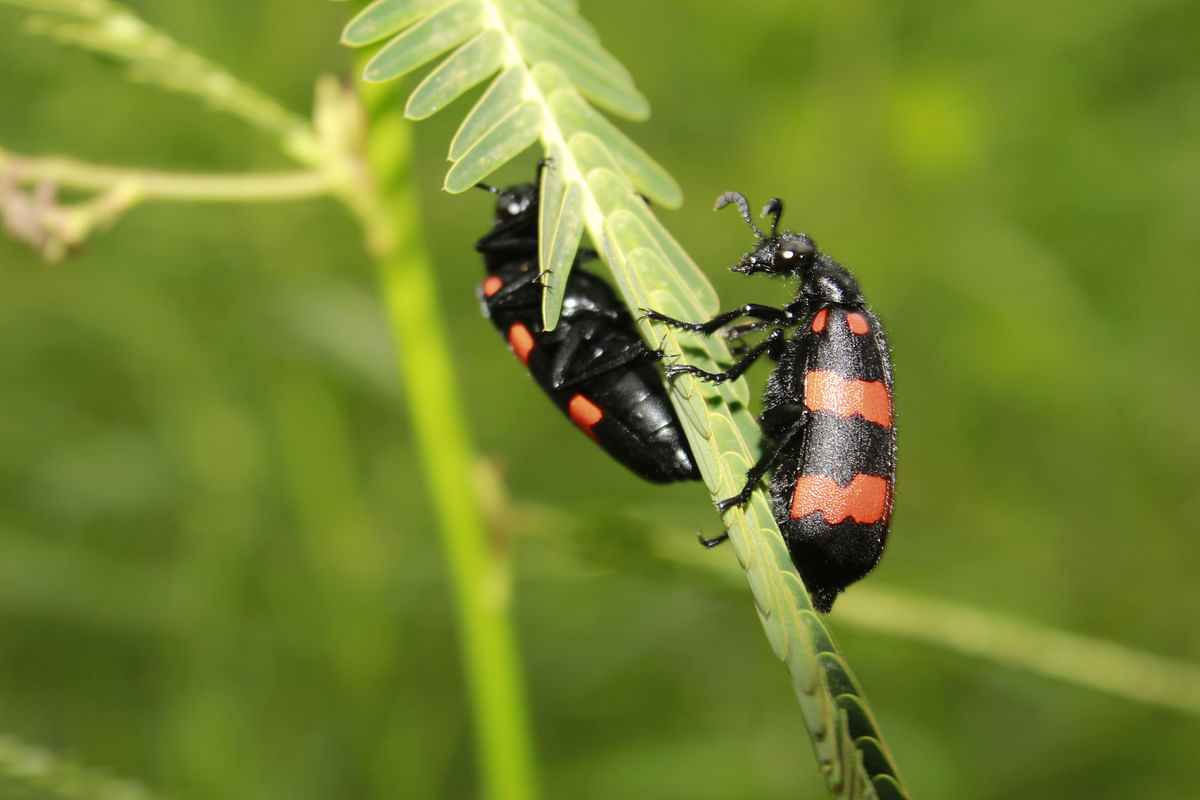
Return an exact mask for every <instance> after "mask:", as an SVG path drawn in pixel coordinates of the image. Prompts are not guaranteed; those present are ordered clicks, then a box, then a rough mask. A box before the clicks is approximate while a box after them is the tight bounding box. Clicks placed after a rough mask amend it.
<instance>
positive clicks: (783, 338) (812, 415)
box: [647, 192, 896, 612]
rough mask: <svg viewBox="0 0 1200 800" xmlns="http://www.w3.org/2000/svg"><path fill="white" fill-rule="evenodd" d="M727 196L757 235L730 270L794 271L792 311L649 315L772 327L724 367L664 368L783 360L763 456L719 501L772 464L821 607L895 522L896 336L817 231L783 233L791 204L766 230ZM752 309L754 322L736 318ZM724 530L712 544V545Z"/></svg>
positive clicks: (781, 516)
mask: <svg viewBox="0 0 1200 800" xmlns="http://www.w3.org/2000/svg"><path fill="white" fill-rule="evenodd" d="M729 204H733V205H735V206H737V208H738V210H739V211H740V212H741V215H742V218H743V219H745V221H746V223H747V224H748V225H749V226H750V229H751V230H752V231H754V234H755V236H756V237H757V240H758V241H757V242H756V243H755V247H754V249H752V250H750V251H749V252H747V253H745V254H744V255H743V256H742V258H741V260H740V261H739V262H738V264H737V266H734V267H732V268H731V269H732V270H733V271H735V272H741V273H744V274H746V275H753V274H755V273H759V272H763V273H766V274H768V275H776V276H784V277H793V278H797V279H799V281H800V286H799V290H798V292H797V294H796V298H795V299H794V300H792V302H790V303H788V304H787V305H786V306H784V307H783V308H776V307H774V306H766V305H758V304H753V303H751V304H747V305H744V306H741V307H739V308H735V309H733V310H732V311H728V312H726V313H724V314H720V315H718V316H716V317H714V318H713V319H711V320H709V321H708V322H685V321H682V320H677V319H673V318H671V317H667V316H664V315H663V314H660V313H657V312H654V311H649V312H647V316H648V317H649V318H651V319H656V320H658V321H660V322H663V323H665V324H667V325H670V326H672V327H675V328H681V329H683V330H688V331H693V332H696V333H701V334H706V335H712V334H717V333H724V334H725V335H726V336H727V338H731V339H737V340H740V339H741V338H742V337H744V336H746V335H747V334H749V333H752V332H755V331H764V330H769V333H768V334H767V336H766V338H764V339H763V340H762V341H761V342H760V343H758V344H757V345H755V346H754V347H751V348H749V349H747V350H746V351H745V352H744V353H743V354H742V356H741V357H740V359H739V360H738V361H737V362H736V363H734V364H733V365H732V366H730V367H729V369H727V370H725V371H724V372H706V371H704V370H701V369H699V368H698V367H694V366H690V365H679V364H677V365H672V366H670V367H668V368H667V374H668V376H674V375H683V374H688V375H694V376H695V377H697V378H699V379H701V380H706V381H712V382H714V383H721V382H723V381H728V380H733V379H734V378H737V377H738V376H739V375H741V374H742V373H743V372H745V371H746V369H747V368H748V367H749V366H750V365H751V364H753V363H754V362H755V361H757V360H758V359H759V358H760V357H762V356H763V355H766V356H768V357H770V358H771V359H773V360H774V361H776V362H777V363H776V366H775V369H774V370H773V371H772V373H771V376H770V377H769V378H768V379H767V388H766V391H765V392H764V393H763V398H762V415H761V417H760V422H761V423H762V430H763V455H762V457H761V458H760V459H759V460H758V462H757V463H756V464H755V465H754V466H753V467H752V468H751V469H750V471H749V472H748V473H747V475H746V484H745V486H744V487H743V488H742V490H741V491H740V492H739V493H738V494H736V495H734V496H733V497H730V498H727V499H725V500H722V501H721V502H720V503H718V507H719V508H721V510H723V511H724V510H726V509H729V508H732V507H733V506H739V505H744V504H745V503H747V502H749V500H750V494H751V492H753V490H754V488H755V486H757V485H758V483H759V481H761V480H762V479H763V477H764V476H765V475H766V474H767V473H768V472H770V473H771V476H770V482H769V489H770V497H771V509H772V512H773V514H774V516H775V521H776V522H778V523H779V527H780V530H781V531H782V533H783V538H784V541H785V542H786V544H787V548H788V552H789V554H790V555H791V557H792V562H793V563H794V564H795V565H796V569H797V570H799V572H800V576H801V577H802V578H803V579H804V584H805V586H807V587H808V591H809V594H810V595H811V596H812V600H813V606H814V607H815V608H816V609H817V610H819V611H823V612H828V611H829V610H830V608H831V607H832V606H833V601H834V599H835V598H836V597H837V595H838V593H839V592H841V591H842V590H843V589H845V588H846V586H848V585H849V584H851V583H853V582H854V581H856V580H858V579H859V578H862V577H863V576H864V575H866V574H867V573H868V572H870V571H871V570H872V569H873V568H874V567H875V565H876V564H877V563H878V562H879V558H880V556H881V555H882V554H883V546H884V540H885V539H886V537H887V530H888V523H889V521H890V519H891V513H892V494H893V488H894V485H895V469H896V466H895V465H896V456H895V449H896V428H895V424H894V420H893V414H892V366H891V357H890V355H889V352H888V345H887V339H886V337H885V335H884V332H883V325H882V324H880V322H879V318H878V317H876V316H875V314H874V313H873V312H872V311H871V310H870V309H869V308H868V307H867V303H866V300H865V299H864V298H863V295H862V292H861V291H860V290H859V287H858V282H857V281H855V279H854V276H852V275H851V274H850V272H849V271H848V270H846V268H845V267H843V266H841V265H840V264H838V263H837V262H836V261H834V260H833V259H832V258H830V257H829V256H827V255H825V254H824V253H822V252H820V251H819V250H817V247H816V245H815V244H814V243H813V241H812V239H810V238H809V237H808V236H806V235H804V234H802V233H793V232H791V231H784V232H783V233H780V232H779V219H780V217H781V216H782V214H783V203H782V201H780V200H779V199H778V198H775V199H773V200H771V201H770V202H769V203H767V205H766V206H765V207H764V208H763V212H762V215H763V216H764V217H767V216H771V217H773V220H772V224H771V234H770V235H769V236H768V235H766V234H765V233H763V232H762V231H761V230H759V228H758V226H757V225H755V224H754V220H753V219H752V218H751V216H750V209H749V204H748V203H747V202H746V198H745V197H744V196H742V195H741V194H738V193H736V192H726V193H725V194H723V195H721V196H720V197H719V198H718V199H717V204H716V207H717V208H718V209H720V208H723V207H724V206H726V205H729ZM743 317H749V318H751V319H752V320H755V321H754V322H750V323H743V324H741V325H736V326H735V325H731V323H733V322H734V321H735V320H738V319H740V318H743ZM789 331H791V334H790V335H789ZM724 538H725V537H724V536H722V537H718V538H717V539H709V540H703V541H704V542H705V544H708V545H710V546H711V545H714V544H717V543H718V542H720V541H722V540H723V539H724Z"/></svg>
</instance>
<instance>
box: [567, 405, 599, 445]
mask: <svg viewBox="0 0 1200 800" xmlns="http://www.w3.org/2000/svg"><path fill="white" fill-rule="evenodd" d="M567 413H568V414H569V415H570V417H571V421H572V422H574V423H575V424H576V425H578V426H579V427H580V428H582V429H583V432H584V433H586V434H587V435H588V436H590V437H592V440H593V441H594V440H595V439H596V432H595V431H593V430H592V428H593V427H595V425H596V423H597V422H599V421H600V420H602V419H604V411H603V410H602V409H601V408H600V406H598V405H596V404H595V403H593V402H592V401H591V400H588V399H587V398H586V397H584V396H583V395H581V394H577V395H574V396H573V397H572V398H571V400H570V402H568V403H567Z"/></svg>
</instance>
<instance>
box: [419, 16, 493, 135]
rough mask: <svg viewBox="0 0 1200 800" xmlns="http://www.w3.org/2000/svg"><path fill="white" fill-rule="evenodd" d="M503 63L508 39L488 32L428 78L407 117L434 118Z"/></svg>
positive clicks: (457, 53)
mask: <svg viewBox="0 0 1200 800" xmlns="http://www.w3.org/2000/svg"><path fill="white" fill-rule="evenodd" d="M503 61H504V37H503V36H501V35H500V33H499V32H498V31H496V30H495V29H488V30H485V31H484V32H483V33H481V34H479V35H478V36H476V37H475V38H474V39H472V40H471V41H469V42H467V43H466V44H464V45H463V46H462V47H460V48H458V49H457V50H455V51H454V52H453V53H452V54H451V55H450V57H449V58H447V59H446V60H445V61H443V62H442V63H441V64H439V65H438V67H437V69H435V70H433V71H432V72H430V73H429V74H428V75H427V76H425V80H423V81H421V83H420V84H419V85H418V86H417V88H416V89H414V90H413V93H412V94H411V95H409V98H408V105H407V106H405V109H404V115H405V116H407V117H408V118H409V119H425V118H426V117H431V116H433V115H434V114H436V113H437V112H438V111H440V110H442V109H443V108H445V107H446V106H447V105H449V104H450V103H451V102H453V101H454V100H455V99H457V98H458V97H459V96H460V95H461V94H462V93H463V92H465V91H467V90H468V89H470V88H471V87H472V86H474V85H476V84H477V83H479V82H480V81H482V80H484V79H485V78H487V76H489V75H491V74H492V73H494V72H496V71H497V70H498V69H500V66H501V64H502V63H503Z"/></svg>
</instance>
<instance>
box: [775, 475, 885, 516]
mask: <svg viewBox="0 0 1200 800" xmlns="http://www.w3.org/2000/svg"><path fill="white" fill-rule="evenodd" d="M891 488H892V487H891V484H890V483H889V481H888V479H887V478H880V477H878V476H876V475H861V474H860V475H855V476H854V479H853V480H851V481H850V485H849V486H844V487H843V486H838V485H837V482H836V481H834V479H833V478H830V477H828V476H826V475H801V476H800V477H799V479H797V481H796V489H795V491H794V492H793V493H792V511H791V516H792V519H800V518H801V517H807V516H808V515H809V514H812V513H813V512H816V511H820V512H821V513H822V514H823V515H824V516H825V522H827V523H828V524H830V525H836V524H837V523H839V522H842V521H843V520H846V519H853V520H854V521H855V522H857V523H859V524H862V525H868V524H870V523H873V522H879V520H881V519H883V516H884V514H886V513H887V506H888V497H889V495H890V494H891Z"/></svg>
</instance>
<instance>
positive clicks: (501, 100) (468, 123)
mask: <svg viewBox="0 0 1200 800" xmlns="http://www.w3.org/2000/svg"><path fill="white" fill-rule="evenodd" d="M526 85H527V81H526V76H525V73H524V71H523V70H520V69H506V70H505V71H504V72H501V73H500V76H499V77H498V78H496V80H494V81H492V85H491V86H489V87H488V89H487V91H486V92H484V93H483V95H482V96H481V97H480V98H479V100H477V101H476V102H475V106H474V107H473V108H472V109H471V111H470V113H468V114H467V118H466V119H464V120H463V123H462V125H459V126H458V132H457V133H455V134H454V138H453V139H452V140H450V155H449V158H450V160H451V161H457V160H458V159H460V158H462V156H463V153H465V152H467V151H468V150H470V149H471V148H472V147H474V146H475V145H476V144H477V143H478V142H479V140H480V139H481V138H482V137H483V136H484V135H485V134H486V133H487V132H488V131H490V130H491V129H492V128H494V127H495V126H496V123H497V122H499V121H500V120H501V119H502V118H503V117H504V115H505V114H507V113H509V112H510V111H512V109H513V107H514V106H516V105H517V104H519V103H520V102H521V97H522V95H523V94H524V92H525V87H526Z"/></svg>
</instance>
